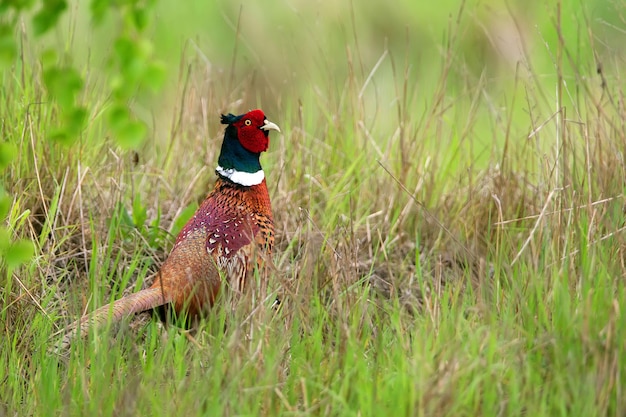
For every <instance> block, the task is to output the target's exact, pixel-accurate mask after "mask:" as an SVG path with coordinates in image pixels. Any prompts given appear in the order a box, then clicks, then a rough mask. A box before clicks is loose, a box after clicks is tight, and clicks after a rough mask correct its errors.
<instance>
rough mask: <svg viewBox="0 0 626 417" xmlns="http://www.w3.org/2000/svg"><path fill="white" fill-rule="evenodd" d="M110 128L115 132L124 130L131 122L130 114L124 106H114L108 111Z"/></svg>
mask: <svg viewBox="0 0 626 417" xmlns="http://www.w3.org/2000/svg"><path fill="white" fill-rule="evenodd" d="M108 121H109V126H110V127H111V129H113V130H114V131H118V130H121V129H123V128H124V126H126V125H127V124H128V123H129V122H130V112H129V111H128V107H126V106H125V105H124V104H120V103H118V104H114V105H113V106H112V107H111V108H110V109H109V111H108Z"/></svg>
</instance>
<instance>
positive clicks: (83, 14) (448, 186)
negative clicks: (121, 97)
mask: <svg viewBox="0 0 626 417" xmlns="http://www.w3.org/2000/svg"><path fill="white" fill-rule="evenodd" d="M83 3H85V2H83ZM189 3H190V4H186V5H185V7H181V6H180V3H176V2H166V1H162V2H160V3H159V4H157V5H156V7H155V9H154V18H153V21H152V24H151V26H150V28H149V30H148V32H149V37H150V39H152V41H153V44H154V55H155V57H156V58H158V59H159V60H160V61H161V62H162V65H163V69H164V71H165V72H164V74H165V75H166V77H165V82H164V85H163V88H162V89H161V90H159V91H158V92H156V93H154V92H153V93H150V92H145V91H141V92H137V94H133V95H132V100H130V101H131V105H132V108H133V110H134V111H135V112H136V114H137V115H138V116H139V117H140V118H141V119H142V120H143V121H144V122H145V123H146V124H147V126H148V132H149V133H148V139H147V140H146V141H145V142H144V143H143V144H142V145H141V146H139V147H137V148H136V149H133V150H124V149H122V148H120V147H119V146H118V145H117V143H116V142H115V140H114V138H113V137H112V135H111V132H110V131H109V130H108V129H107V127H106V123H105V120H104V117H103V113H104V112H105V110H106V109H107V108H108V106H110V103H111V97H110V96H109V95H108V94H107V93H106V91H107V86H110V85H111V84H112V83H114V82H115V80H111V79H109V78H108V76H107V70H108V65H109V64H108V61H107V56H108V55H107V54H109V53H110V50H111V43H110V39H109V38H108V36H109V34H108V32H107V28H114V27H115V25H116V24H118V22H116V21H115V19H113V18H109V20H108V21H105V22H104V24H103V26H101V27H100V28H99V29H93V30H92V28H91V27H90V20H89V9H88V7H87V6H86V5H85V4H80V3H72V4H71V5H70V7H69V8H68V10H67V11H66V13H65V14H64V16H63V20H62V23H61V24H60V25H59V27H58V28H57V29H55V30H54V31H53V32H52V33H51V34H49V35H47V36H45V37H43V38H37V37H35V36H34V35H32V34H31V32H30V30H29V27H28V22H29V21H28V20H24V25H21V27H20V29H19V30H18V32H19V33H16V34H17V35H18V37H19V39H20V43H19V48H20V49H19V53H18V54H17V57H16V59H15V62H13V63H12V64H11V65H9V66H7V67H6V68H5V69H4V72H3V75H2V77H3V78H2V83H3V84H2V100H0V119H1V122H2V141H4V142H5V143H12V144H15V146H16V149H17V152H16V155H15V158H14V159H13V160H12V161H11V163H10V164H9V165H8V167H7V168H6V169H5V170H4V171H0V175H1V176H2V180H3V184H4V189H5V190H6V192H7V193H8V194H9V195H10V196H11V200H10V201H11V203H10V207H9V214H8V218H7V219H6V220H5V222H4V225H5V226H7V227H8V230H10V232H11V234H12V236H11V238H12V239H18V238H23V239H28V240H31V241H32V242H33V244H34V246H35V252H34V253H35V254H34V256H33V257H32V259H30V261H29V262H26V263H25V264H23V265H21V266H19V267H13V266H12V265H10V264H9V263H7V262H6V261H1V262H2V263H0V277H2V279H3V281H2V282H0V325H1V327H0V328H1V330H0V416H4V415H7V416H13V415H16V416H17V415H20V416H21V415H36V416H65V415H94V416H130V415H133V416H134V415H174V416H181V415H190V416H191V415H229V416H230V415H242V416H243V415H245V416H274V415H293V416H305V415H333V416H335V415H336V416H344V415H345V416H366V415H372V416H380V415H410V416H519V415H526V416H605V415H612V416H613V415H614V416H622V415H625V414H626V400H625V398H626V396H624V395H623V394H624V385H625V384H626V358H625V354H626V345H625V340H626V318H625V315H624V314H622V309H621V307H622V303H625V302H626V298H625V296H626V293H625V289H624V279H625V278H626V262H625V259H626V253H625V251H626V236H625V234H624V228H625V227H626V226H625V224H624V207H625V206H624V189H625V178H626V176H625V174H626V172H625V168H626V165H625V163H624V152H625V151H626V124H625V121H626V106H625V101H624V98H625V93H626V84H625V83H624V76H625V74H624V68H626V63H625V58H626V47H625V45H626V15H625V14H624V12H623V11H624V9H625V8H624V6H625V4H624V3H623V1H622V2H620V0H616V1H615V2H609V1H603V0H597V1H590V2H568V3H567V4H561V3H559V2H556V3H555V4H551V5H543V4H541V3H540V2H534V3H530V4H526V3H525V2H522V1H520V2H510V4H509V5H508V6H507V7H505V6H503V5H501V4H500V3H499V2H495V1H491V2H489V1H483V2H478V1H467V2H458V1H452V0H441V1H439V2H436V3H433V4H428V5H426V4H425V5H419V3H429V2H415V1H410V0H405V1H400V2H398V4H397V5H393V6H392V5H391V4H390V3H388V2H356V1H351V2H350V1H335V2H332V1H322V2H310V1H299V0H295V1H290V2H287V1H279V0H272V1H267V2H264V3H261V2H258V4H252V2H247V3H249V4H243V3H236V2H218V3H215V4H212V5H207V4H204V3H206V2H189ZM366 3H367V4H366ZM570 3H572V4H570ZM574 3H575V4H574ZM51 47H52V48H54V49H55V50H56V51H57V53H58V55H57V57H58V59H59V60H68V61H71V62H72V63H73V64H74V65H75V66H76V68H78V69H79V71H80V72H81V75H82V76H83V77H84V79H85V84H84V86H83V88H82V89H81V91H80V94H79V95H78V97H77V100H78V101H79V102H80V103H81V104H82V105H84V106H85V108H87V110H88V117H87V123H86V126H85V128H84V129H83V130H82V131H81V133H80V137H79V138H78V141H77V142H76V143H74V144H72V145H70V146H68V145H63V144H60V143H58V142H55V141H50V140H48V139H47V138H49V137H50V136H51V135H52V132H53V128H54V126H57V125H58V123H59V118H60V117H61V116H62V114H61V112H60V111H59V109H58V108H57V107H56V106H55V105H52V104H51V103H50V102H49V100H48V99H47V96H46V94H47V93H46V89H45V88H44V87H43V84H42V67H43V64H42V61H41V59H42V58H41V55H40V52H41V50H42V49H44V48H51ZM251 108H262V109H263V110H264V111H265V113H266V114H267V115H268V118H269V119H270V120H272V121H274V122H276V123H277V124H278V125H279V126H280V127H281V129H282V134H279V135H273V136H272V140H271V143H270V150H269V152H268V153H267V154H265V155H263V157H262V161H261V162H262V164H263V166H264V169H265V171H266V173H267V175H268V186H269V189H270V195H271V197H272V204H273V210H274V217H275V223H276V229H277V248H276V251H275V256H274V266H273V268H272V269H271V271H270V273H269V287H268V289H267V291H266V292H264V291H260V290H259V291H251V292H250V294H249V295H248V297H247V298H246V299H244V300H242V301H241V302H239V303H233V302H232V300H229V299H227V298H228V297H225V299H223V300H221V302H220V304H219V305H218V306H217V307H216V308H215V309H214V314H212V315H211V316H210V317H207V318H206V320H205V321H203V322H202V323H200V324H199V326H198V327H197V329H195V331H193V332H191V333H187V332H185V331H183V330H181V329H178V328H176V327H173V326H164V325H163V324H162V323H161V322H160V321H159V320H158V319H157V318H156V317H153V316H152V315H151V314H149V313H144V314H141V315H138V316H136V317H133V318H129V319H128V320H127V321H126V322H124V323H122V324H121V325H118V326H111V327H110V328H105V329H97V330H95V331H94V333H93V334H90V335H89V336H88V337H87V338H86V339H84V340H82V339H76V340H75V342H74V343H73V344H72V346H71V351H70V352H67V354H65V355H56V354H51V353H50V352H49V349H50V348H51V347H52V346H54V344H55V343H56V342H57V341H58V340H59V339H60V338H61V337H62V334H63V332H64V329H66V327H67V326H68V325H69V324H70V323H71V322H72V321H73V320H75V319H76V318H78V317H80V316H81V315H82V314H83V313H84V312H88V311H91V310H93V309H94V308H96V307H98V306H101V305H103V304H105V303H107V302H108V301H110V300H112V299H117V298H119V297H120V296H122V295H123V294H128V293H130V292H133V291H136V290H138V289H140V288H142V287H145V286H147V285H149V284H150V283H151V280H152V278H153V276H154V273H155V272H156V271H158V268H159V265H160V264H161V263H162V262H163V260H164V259H165V257H166V256H167V253H168V250H169V249H170V248H171V245H172V242H173V239H174V237H175V235H176V233H177V231H178V230H180V228H181V227H182V225H183V224H184V222H185V221H186V219H188V218H189V217H190V216H191V214H192V213H193V211H194V210H195V208H196V207H197V206H198V203H199V202H200V201H202V199H203V198H204V196H205V195H206V193H207V192H208V190H210V189H211V187H212V184H213V182H214V179H215V175H214V173H213V169H214V167H215V165H216V161H217V152H219V146H220V143H221V138H222V135H223V129H222V128H223V127H222V126H221V125H220V124H219V114H220V113H225V112H232V113H236V114H239V113H243V112H245V111H247V110H248V109H251ZM2 159H3V158H2V157H1V155H0V162H2ZM0 237H1V236H0ZM1 249H2V247H0V250H1ZM4 277H6V279H4ZM276 296H278V297H279V298H280V299H281V304H280V306H278V308H275V307H272V303H273V301H274V299H275V298H276Z"/></svg>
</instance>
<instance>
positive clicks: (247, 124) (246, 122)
mask: <svg viewBox="0 0 626 417" xmlns="http://www.w3.org/2000/svg"><path fill="white" fill-rule="evenodd" d="M243 123H244V124H245V125H246V126H250V125H251V124H252V122H251V121H250V119H248V120H246V121H245V122H243Z"/></svg>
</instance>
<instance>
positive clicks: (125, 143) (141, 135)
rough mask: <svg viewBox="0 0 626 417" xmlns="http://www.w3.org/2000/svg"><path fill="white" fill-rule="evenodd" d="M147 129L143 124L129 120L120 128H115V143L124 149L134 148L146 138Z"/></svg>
mask: <svg viewBox="0 0 626 417" xmlns="http://www.w3.org/2000/svg"><path fill="white" fill-rule="evenodd" d="M147 131H148V129H147V128H146V125H145V124H143V123H141V122H137V121H129V122H128V123H126V124H125V125H124V126H122V128H121V129H117V130H116V132H115V133H116V139H117V143H118V144H119V145H120V146H121V147H123V148H126V149H136V148H138V147H139V145H141V143H142V142H143V141H144V139H145V138H146V133H147Z"/></svg>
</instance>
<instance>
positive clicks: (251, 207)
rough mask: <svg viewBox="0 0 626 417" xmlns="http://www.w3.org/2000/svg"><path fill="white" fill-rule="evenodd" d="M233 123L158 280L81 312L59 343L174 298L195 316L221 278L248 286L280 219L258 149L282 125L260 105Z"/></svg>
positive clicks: (179, 310) (226, 119)
mask: <svg viewBox="0 0 626 417" xmlns="http://www.w3.org/2000/svg"><path fill="white" fill-rule="evenodd" d="M221 122H222V124H226V125H228V126H227V127H226V130H225V133H224V141H223V142H222V148H221V152H220V156H219V159H218V165H217V168H216V170H215V172H216V174H217V181H216V183H215V187H214V189H213V191H212V192H211V193H210V194H209V195H208V196H207V198H206V199H205V200H204V202H203V203H202V204H201V205H200V207H199V208H198V210H197V211H196V213H195V214H194V216H193V217H192V218H191V219H190V220H189V222H188V223H187V224H186V225H185V226H184V227H183V229H182V230H181V232H180V233H179V235H178V237H177V238H176V242H175V243H174V247H173V248H172V250H171V252H170V254H169V256H168V258H167V259H166V260H165V262H164V263H163V266H162V267H161V270H160V271H159V273H158V275H157V277H156V279H155V281H154V283H153V284H152V285H151V286H150V287H149V288H147V289H144V290H141V291H139V292H137V293H135V294H131V295H128V296H126V297H124V298H121V299H119V300H117V301H115V302H113V303H112V304H107V305H105V306H103V307H100V308H99V309H97V310H96V311H94V312H93V313H92V314H91V315H85V316H83V317H82V318H81V319H79V320H77V321H76V322H75V323H74V324H73V325H72V326H71V327H70V329H71V330H70V331H69V332H68V333H67V334H66V335H65V336H64V338H63V339H62V341H61V343H60V345H59V348H60V349H65V348H67V347H69V345H70V343H71V340H72V339H73V338H74V336H75V335H76V333H77V332H78V331H79V329H80V333H81V334H83V335H84V334H87V331H88V329H89V328H90V327H92V326H94V325H96V326H97V325H102V324H104V323H106V322H107V321H108V320H109V317H111V320H112V321H114V322H116V321H120V320H121V319H122V318H124V317H126V316H129V315H131V314H135V313H139V312H142V311H146V310H151V309H154V308H157V307H161V306H165V305H168V304H169V305H171V306H172V307H173V309H174V311H175V312H176V314H177V315H178V316H181V317H182V316H185V315H186V316H187V317H188V318H189V317H197V316H198V315H201V314H203V313H205V312H206V311H207V310H208V309H209V308H210V307H211V306H212V305H213V303H214V302H215V299H216V297H217V295H218V293H219V292H220V290H221V289H222V287H223V286H228V287H230V288H234V289H235V290H236V291H241V290H243V289H244V286H245V284H246V280H247V279H248V278H250V275H251V274H252V273H253V270H254V268H255V267H261V266H262V265H263V261H264V259H265V258H266V257H267V256H268V255H269V254H270V253H271V249H272V244H273V242H274V222H273V219H272V210H271V206H270V198H269V193H268V191H267V185H266V182H265V173H264V172H263V169H262V168H261V164H260V162H259V156H260V154H261V152H264V151H266V150H267V148H268V146H269V131H270V130H276V131H278V132H280V129H279V128H278V126H277V125H276V124H274V123H272V122H270V121H268V120H267V119H266V118H265V115H264V114H263V112H262V111H261V110H252V111H250V112H248V113H246V114H243V115H240V116H235V115H233V114H230V113H229V114H227V115H222V118H221Z"/></svg>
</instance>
